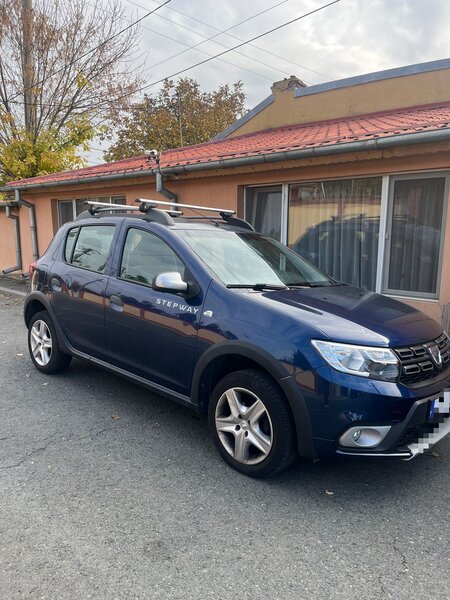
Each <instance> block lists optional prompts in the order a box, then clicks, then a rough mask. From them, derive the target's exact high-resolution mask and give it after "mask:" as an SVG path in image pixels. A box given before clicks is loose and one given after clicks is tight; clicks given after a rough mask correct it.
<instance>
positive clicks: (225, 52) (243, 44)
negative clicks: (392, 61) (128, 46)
mask: <svg viewBox="0 0 450 600" xmlns="http://www.w3.org/2000/svg"><path fill="white" fill-rule="evenodd" d="M340 1H341V0H333V1H332V2H328V4H323V5H322V6H319V7H318V8H315V9H314V10H310V11H309V12H307V13H304V14H303V15H300V16H299V17H295V19H291V20H289V21H286V22H285V23H282V24H281V25H278V26H277V27H273V28H272V29H269V30H268V31H265V32H264V33H260V34H259V35H256V36H254V37H252V38H250V39H249V40H245V41H243V42H241V43H240V44H237V45H236V46H233V48H228V49H227V50H223V51H222V52H219V53H218V54H215V55H214V56H211V57H210V58H206V59H205V60H202V61H200V62H198V63H195V64H194V65H191V66H190V67H186V68H184V69H180V70H179V71H177V72H176V73H172V74H171V75H167V76H166V77H163V78H162V79H158V80H157V81H153V82H152V83H149V84H147V85H144V86H142V87H141V88H140V89H138V90H136V92H142V91H143V90H146V89H148V88H150V87H152V86H154V85H156V84H158V83H162V82H163V81H165V80H166V79H171V78H172V77H177V76H178V75H181V74H182V73H185V72H186V71H190V70H191V69H194V68H196V67H199V66H200V65H204V64H205V63H207V62H210V61H211V60H213V59H215V58H219V57H220V56H223V55H224V54H228V52H232V51H233V50H236V49H237V48H241V47H242V46H245V45H246V44H248V43H250V42H253V41H254V40H258V39H260V38H262V37H264V36H266V35H269V33H273V32H275V31H278V30H279V29H282V28H283V27H287V25H291V24H292V23H295V22H297V21H300V20H301V19H305V18H306V17H309V16H311V15H313V14H315V13H317V12H319V11H321V10H324V9H325V8H328V7H329V6H332V5H333V4H337V3H338V2H340ZM136 92H135V93H136ZM129 95H130V94H129V93H128V94H124V95H123V96H119V98H116V100H120V99H121V98H125V97H127V96H129Z"/></svg>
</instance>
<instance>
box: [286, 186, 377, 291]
mask: <svg viewBox="0 0 450 600" xmlns="http://www.w3.org/2000/svg"><path fill="white" fill-rule="evenodd" d="M381 182H382V179H381V177H371V178H364V179H345V180H338V181H318V182H313V183H303V184H298V185H292V186H290V192H289V230H288V243H289V246H290V247H291V248H292V249H293V250H295V251H296V252H298V253H299V254H300V255H301V256H303V257H304V258H306V259H307V260H309V261H310V262H312V263H313V264H314V265H316V266H317V267H319V268H320V269H321V270H322V271H324V272H325V273H328V275H331V276H332V277H334V278H335V279H337V280H339V281H342V282H344V283H348V284H351V285H355V286H357V287H362V288H365V289H368V290H375V285H376V275H377V257H378V237H379V228H380V214H381Z"/></svg>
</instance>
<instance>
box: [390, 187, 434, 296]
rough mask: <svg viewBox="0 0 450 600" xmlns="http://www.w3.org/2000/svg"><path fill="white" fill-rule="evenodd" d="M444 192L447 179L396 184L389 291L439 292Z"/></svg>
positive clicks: (393, 200)
mask: <svg viewBox="0 0 450 600" xmlns="http://www.w3.org/2000/svg"><path fill="white" fill-rule="evenodd" d="M444 190H445V177H436V178H434V177H433V178H424V179H409V180H401V181H396V182H395V186H394V194H393V199H392V205H391V206H392V226H391V237H390V248H389V250H390V252H389V270H388V273H389V275H388V288H389V290H399V291H406V292H420V293H426V294H435V293H436V292H437V278H438V277H437V276H438V267H439V254H440V246H441V236H442V214H443V208H444Z"/></svg>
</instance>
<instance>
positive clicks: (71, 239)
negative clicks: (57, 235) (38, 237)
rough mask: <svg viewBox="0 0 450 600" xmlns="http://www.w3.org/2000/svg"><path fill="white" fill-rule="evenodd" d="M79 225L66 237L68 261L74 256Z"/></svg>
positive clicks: (65, 250) (65, 253) (66, 256)
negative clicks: (73, 251)
mask: <svg viewBox="0 0 450 600" xmlns="http://www.w3.org/2000/svg"><path fill="white" fill-rule="evenodd" d="M79 229H80V228H79V227H74V228H73V229H71V230H70V231H69V233H68V235H67V238H66V247H65V249H64V260H65V261H66V262H70V260H71V258H72V250H73V246H74V244H75V240H76V239H77V235H78V230H79Z"/></svg>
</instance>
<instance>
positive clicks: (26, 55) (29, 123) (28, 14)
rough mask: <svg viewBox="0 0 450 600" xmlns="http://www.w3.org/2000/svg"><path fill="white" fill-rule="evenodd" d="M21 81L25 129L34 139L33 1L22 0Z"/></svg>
mask: <svg viewBox="0 0 450 600" xmlns="http://www.w3.org/2000/svg"><path fill="white" fill-rule="evenodd" d="M22 40H23V41H22V79H23V87H24V94H23V97H24V103H25V129H26V130H27V132H28V133H29V134H30V135H31V136H32V138H34V135H35V132H36V105H35V102H34V90H33V84H34V61H33V0H22Z"/></svg>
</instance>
